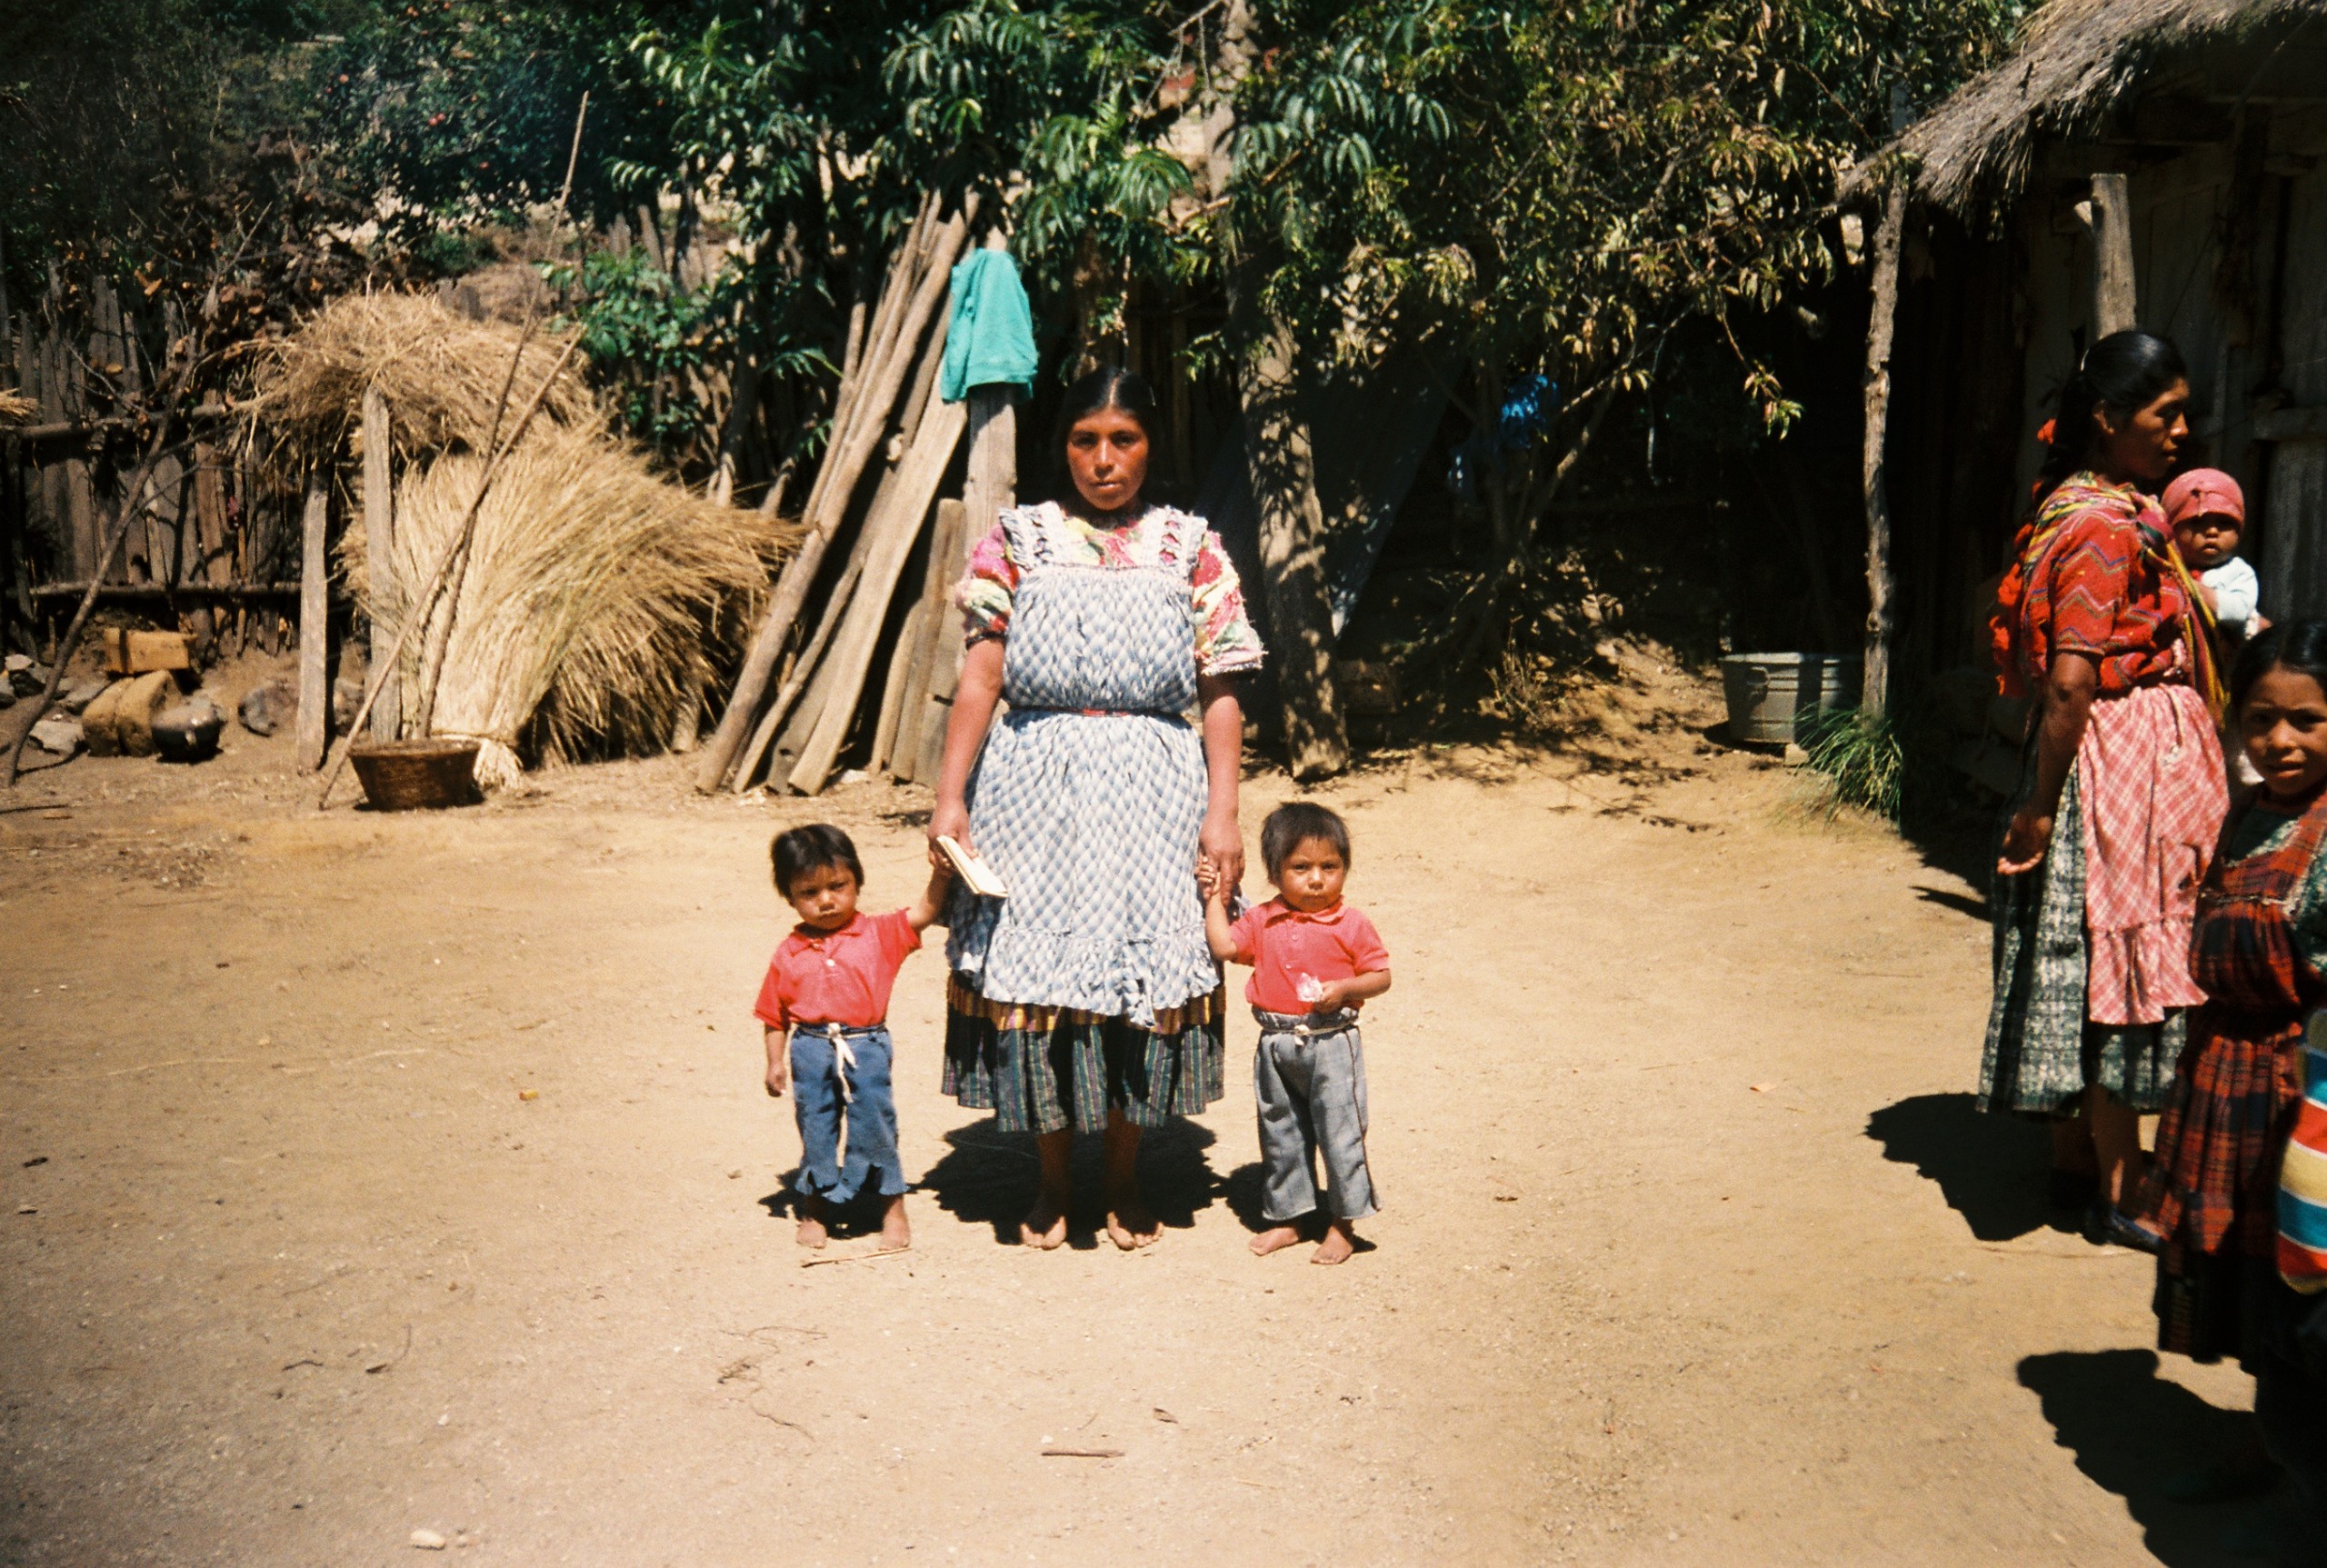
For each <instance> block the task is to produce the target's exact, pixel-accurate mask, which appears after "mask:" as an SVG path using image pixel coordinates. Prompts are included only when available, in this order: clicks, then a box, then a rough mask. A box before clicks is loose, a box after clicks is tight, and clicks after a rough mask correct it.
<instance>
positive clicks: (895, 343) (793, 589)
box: [694, 197, 969, 794]
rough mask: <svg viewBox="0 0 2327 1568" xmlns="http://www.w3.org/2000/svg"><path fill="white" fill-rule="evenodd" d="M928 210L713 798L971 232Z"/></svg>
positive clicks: (785, 578)
mask: <svg viewBox="0 0 2327 1568" xmlns="http://www.w3.org/2000/svg"><path fill="white" fill-rule="evenodd" d="M923 211H924V216H926V217H928V218H930V219H931V220H932V221H931V224H930V225H929V226H928V227H927V228H926V230H924V225H920V224H916V225H915V226H914V236H924V235H925V240H924V243H923V244H922V245H921V248H920V250H919V251H918V252H916V251H915V249H914V236H908V242H907V245H905V246H904V248H903V250H902V252H901V254H900V255H899V257H898V259H897V263H896V265H895V266H894V268H893V269H892V270H891V273H890V278H889V283H888V285H886V286H885V287H884V289H883V291H882V296H881V305H880V307H879V309H878V310H876V311H875V313H874V320H873V321H872V323H871V325H870V327H869V329H868V330H869V331H870V333H871V336H872V341H871V343H870V344H869V345H867V346H866V347H865V348H864V351H863V352H864V358H863V359H862V360H861V361H859V363H858V365H857V366H856V370H857V375H855V376H854V379H853V380H848V379H844V381H843V383H842V385H841V388H840V392H839V394H838V395H837V397H836V398H835V400H834V414H833V434H832V435H831V437H830V439H829V441H828V443H827V444H826V447H825V451H824V463H823V464H821V465H820V466H819V468H818V470H817V473H816V482H815V484H814V487H813V488H811V489H810V491H809V493H808V505H807V507H806V511H805V514H804V517H803V519H802V521H803V522H804V523H805V524H806V525H807V529H808V534H807V537H806V538H804V539H803V540H802V541H801V542H800V548H799V550H798V552H797V553H795V554H794V555H793V557H792V559H791V560H790V561H789V562H788V563H786V564H785V565H784V573H783V575H782V576H780V577H779V578H778V579H777V580H776V584H775V593H774V595H773V596H772V597H771V598H770V600H769V601H768V607H767V611H766V613H765V614H764V615H763V616H762V617H761V620H760V626H759V631H758V632H757V634H754V637H753V639H752V645H751V649H750V652H749V653H748V654H745V656H744V667H743V669H742V670H741V671H740V672H738V674H736V676H735V689H734V693H733V694H730V696H729V697H728V699H727V710H726V712H725V713H724V714H722V715H721V717H720V720H719V727H718V729H717V730H716V731H714V733H713V734H712V737H711V739H710V741H709V742H708V743H707V744H705V745H704V754H703V760H702V762H701V763H700V764H698V765H697V766H696V769H695V775H694V787H695V788H696V789H698V790H701V791H703V792H704V794H709V793H711V792H712V791H714V790H716V789H717V788H718V787H719V783H720V780H721V779H723V778H724V777H726V776H727V770H728V767H729V764H731V763H733V762H734V759H735V755H736V753H737V750H738V748H740V747H742V746H743V745H744V742H745V740H746V738H747V737H749V736H751V735H752V734H753V733H754V723H755V721H756V720H757V719H758V717H759V714H760V709H761V699H762V698H764V697H765V696H766V695H767V688H768V683H769V682H770V681H772V680H774V676H775V666H776V662H777V660H778V659H779V658H781V657H782V655H783V652H784V642H785V640H786V638H787V637H788V636H789V635H790V633H791V630H792V623H793V622H794V620H795V619H796V618H797V617H798V616H799V614H800V607H801V605H802V604H804V603H805V602H806V600H807V597H808V589H809V587H810V585H811V584H814V582H815V580H816V573H817V572H818V570H819V569H820V568H821V567H822V566H823V565H824V552H825V551H826V550H827V549H828V548H829V547H830V546H831V544H832V542H833V535H834V534H836V533H838V532H839V530H840V525H841V524H842V523H843V522H844V520H845V519H846V517H847V515H848V504H849V501H850V500H851V498H852V497H853V496H854V494H855V492H856V486H857V482H858V481H859V480H860V479H861V478H862V477H863V476H864V469H865V466H866V464H869V463H870V462H871V460H872V456H873V452H874V444H875V442H876V440H877V438H878V437H879V435H880V434H881V432H882V431H883V430H884V429H885V428H886V427H887V424H888V421H889V415H890V414H891V413H892V412H893V411H894V409H895V407H896V403H897V399H898V397H899V396H900V395H901V394H903V393H904V378H905V372H906V370H907V369H908V368H909V364H910V361H909V358H908V356H909V355H910V354H911V352H912V351H913V350H914V348H915V347H917V346H918V345H920V343H921V339H922V335H923V333H924V330H925V329H926V328H927V326H928V325H929V321H930V318H931V316H932V315H934V313H935V311H936V308H937V304H938V301H939V300H940V299H941V298H943V296H944V293H945V283H946V278H947V275H948V274H949V273H950V271H951V269H952V267H953V264H954V256H955V255H959V254H960V251H961V247H962V243H963V240H964V237H965V236H966V235H967V233H968V228H969V225H968V223H967V221H966V215H964V214H957V215H954V217H953V218H952V219H950V220H948V221H947V222H946V223H945V224H944V225H936V224H934V214H935V211H936V207H935V205H934V197H933V198H931V199H930V201H929V202H927V203H925V204H924V209H923ZM917 262H918V263H925V264H926V272H925V273H924V275H922V276H921V277H920V278H919V280H918V281H917V282H916V281H914V279H913V278H911V277H909V276H908V274H910V273H911V272H912V271H913V268H914V265H915V264H916V263H917ZM844 431H845V432H846V434H845V435H844V434H843V432H844ZM761 727H763V728H764V727H765V726H764V725H763V726H761ZM753 766H754V764H753V763H752V762H746V763H744V764H743V767H742V769H741V774H743V775H744V777H745V778H747V777H748V775H749V774H750V772H751V769H752V767H753ZM736 787H737V788H738V789H739V790H740V789H742V788H743V787H744V783H743V782H741V781H739V782H738V784H737V785H736Z"/></svg>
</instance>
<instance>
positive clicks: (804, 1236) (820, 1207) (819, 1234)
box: [793, 1198, 832, 1252]
mask: <svg viewBox="0 0 2327 1568" xmlns="http://www.w3.org/2000/svg"><path fill="white" fill-rule="evenodd" d="M831 1239H832V1233H830V1232H829V1231H827V1230H826V1229H825V1228H824V1200H823V1199H822V1198H803V1199H801V1200H800V1229H799V1230H798V1231H797V1232H795V1233H794V1235H793V1240H794V1241H796V1242H798V1243H800V1244H801V1245H802V1246H804V1247H813V1248H814V1249H815V1250H816V1251H818V1252H822V1251H823V1250H824V1243H826V1242H828V1241H830V1240H831Z"/></svg>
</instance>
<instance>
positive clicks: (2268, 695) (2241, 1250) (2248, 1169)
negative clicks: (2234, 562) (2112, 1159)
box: [2132, 620, 2327, 1500]
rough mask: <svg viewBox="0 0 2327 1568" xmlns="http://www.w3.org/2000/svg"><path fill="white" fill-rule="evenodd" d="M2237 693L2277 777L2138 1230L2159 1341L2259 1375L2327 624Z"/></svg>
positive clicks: (2311, 630)
mask: <svg viewBox="0 0 2327 1568" xmlns="http://www.w3.org/2000/svg"><path fill="white" fill-rule="evenodd" d="M2233 711H2234V713H2235V714H2236V721H2237V733H2238V734H2239V736H2240V739H2241V741H2242V744H2243V745H2244V748H2245V752H2246V756H2247V759H2248V760H2249V761H2250V762H2251V763H2252V764H2253V765H2254V767H2255V768H2256V770H2257V771H2259V772H2260V773H2261V774H2262V788H2261V789H2260V790H2259V791H2258V792H2257V793H2256V794H2255V795H2254V796H2253V797H2252V800H2251V801H2249V802H2248V803H2247V804H2246V805H2245V806H2244V807H2243V808H2242V809H2241V810H2240V811H2239V813H2238V814H2236V815H2234V816H2233V817H2232V819H2231V821H2230V823H2229V824H2228V825H2227V826H2226V827H2225V828H2224V829H2223V831H2222V848H2221V852H2220V854H2218V855H2217V856H2216V858H2215V861H2214V865H2213V869H2212V871H2211V872H2209V873H2208V874H2207V877H2206V882H2205V886H2204V888H2203V890H2202V892H2201V893H2200V894H2199V899H2198V920H2197V924H2196V927H2195V929H2194V931H2193V932H2192V937H2191V967H2192V973H2193V974H2195V975H2196V977H2197V980H2198V983H2199V984H2201V985H2202V986H2204V987H2205V990H2206V998H2207V999H2206V1002H2205V1004H2204V1005H2203V1006H2202V1007H2201V1008H2199V1009H2198V1011H2197V1013H2196V1014H2195V1017H2194V1020H2193V1022H2192V1026H2191V1030H2190V1044H2189V1047H2188V1049H2186V1050H2185V1051H2184V1052H2183V1053H2182V1060H2181V1063H2180V1064H2179V1067H2178V1069H2177V1072H2176V1074H2175V1077H2174V1082H2173V1088H2172V1096H2171V1097H2170V1098H2169V1099H2168V1100H2167V1102H2166V1105H2165V1114H2164V1115H2163V1116H2162V1118H2161V1119H2160V1120H2159V1123H2158V1129H2157V1154H2156V1159H2155V1162H2154V1164H2152V1167H2151V1169H2150V1174H2149V1178H2148V1180H2147V1181H2146V1182H2144V1183H2142V1191H2141V1194H2140V1197H2139V1200H2138V1202H2137V1204H2136V1206H2135V1209H2134V1214H2133V1219H2132V1223H2134V1224H2135V1225H2136V1226H2137V1227H2138V1228H2139V1229H2140V1230H2141V1231H2142V1232H2143V1233H2146V1234H2147V1235H2148V1236H2149V1237H2150V1238H2152V1241H2153V1242H2154V1243H2156V1244H2157V1246H2158V1247H2159V1249H2160V1250H2159V1253H2158V1265H2157V1289H2156V1293H2155V1296H2154V1298H2153V1301H2152V1305H2153V1306H2154V1308H2155V1310H2156V1313H2157V1319H2158V1343H2159V1344H2160V1346H2162V1348H2164V1349H2166V1350H2171V1351H2176V1352H2179V1353H2182V1354H2183V1355H2187V1356H2190V1357H2191V1358H2192V1359H2193V1360H2197V1361H2203V1362H2212V1361H2218V1360H2220V1359H2221V1358H2222V1356H2224V1355H2234V1356H2236V1357H2237V1358H2238V1359H2239V1361H2240V1363H2241V1364H2242V1365H2243V1366H2244V1367H2245V1368H2246V1370H2247V1371H2248V1372H2250V1373H2257V1374H2260V1373H2262V1371H2263V1370H2265V1368H2266V1367H2267V1366H2268V1365H2269V1364H2270V1363H2272V1359H2273V1353H2274V1351H2277V1352H2280V1353H2279V1354H2278V1357H2277V1359H2278V1360H2280V1361H2282V1362H2283V1361H2287V1360H2290V1359H2293V1358H2292V1352H2291V1351H2285V1350H2284V1349H2283V1348H2282V1347H2281V1346H2280V1345H2279V1344H2278V1343H2277V1342H2278V1341H2279V1340H2281V1339H2282V1338H2284V1337H2285V1334H2284V1330H2283V1324H2282V1322H2281V1321H2280V1320H2282V1318H2283V1317H2284V1316H2285V1314H2284V1313H2282V1312H2279V1311H2277V1310H2276V1309H2277V1308H2278V1306H2279V1305H2280V1301H2279V1298H2281V1297H2282V1295H2283V1294H2284V1292H2283V1291H2282V1287H2281V1286H2280V1284H2279V1280H2278V1257H2277V1243H2278V1223H2277V1222H2278V1183H2279V1164H2280V1157H2281V1154H2282V1152H2283V1151H2284V1149H2285V1148H2286V1144H2287V1136H2288V1134H2289V1132H2290V1130H2291V1129H2292V1126H2293V1122H2294V1116H2295V1113H2296V1110H2297V1108H2298V1106H2299V1105H2300V1104H2301V1101H2302V1092H2303V1085H2302V1054H2303V1024H2304V1018H2305V1015H2306V1014H2308V1013H2310V1012H2311V1011H2312V1010H2313V1009H2316V1008H2318V1007H2319V1006H2320V1005H2321V1004H2322V1002H2327V978H2322V976H2327V855H2322V854H2321V853H2320V851H2321V848H2322V845H2327V621H2321V620H2302V621H2293V622H2290V623H2288V624H2284V625H2281V626H2273V627H2272V628H2271V629H2270V630H2268V631H2266V632H2264V633H2262V634H2261V635H2260V636H2258V637H2257V638H2256V639H2255V640H2254V641H2253V642H2252V643H2250V644H2247V647H2246V649H2245V651H2244V653H2243V654H2241V655H2240V658H2239V662H2238V668H2237V674H2236V678H2235V680H2234V682H2233ZM2260 1405H2261V1401H2260V1400H2259V1398H2258V1408H2260ZM2260 1460H2261V1454H2260V1452H2259V1449H2258V1448H2256V1447H2254V1446H2252V1445H2250V1448H2249V1451H2248V1453H2246V1454H2244V1455H2242V1456H2233V1457H2232V1458H2231V1459H2229V1460H2228V1461H2227V1462H2226V1463H2222V1464H2221V1465H2218V1466H2216V1467H2215V1468H2214V1469H2212V1470H2211V1471H2202V1472H2199V1473H2196V1474H2195V1475H2194V1476H2193V1477H2192V1478H2188V1479H2186V1480H2184V1481H2183V1482H2182V1484H2181V1485H2180V1486H2179V1488H2178V1490H2180V1491H2182V1493H2185V1494H2187V1495H2188V1496H2189V1497H2191V1498H2192V1499H2196V1500H2205V1499H2210V1498H2213V1497H2226V1496H2230V1495H2235V1494H2236V1493H2239V1492H2241V1491H2244V1490H2250V1489H2252V1488H2255V1487H2259V1486H2262V1485H2266V1484H2267V1483H2269V1481H2270V1479H2271V1478H2272V1476H2271V1472H2270V1470H2269V1469H2268V1467H2267V1466H2264V1465H2262V1464H2261V1463H2260Z"/></svg>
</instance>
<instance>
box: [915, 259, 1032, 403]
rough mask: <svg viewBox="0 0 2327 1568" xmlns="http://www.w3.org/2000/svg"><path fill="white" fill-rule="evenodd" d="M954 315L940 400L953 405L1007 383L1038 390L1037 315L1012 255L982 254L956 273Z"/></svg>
mask: <svg viewBox="0 0 2327 1568" xmlns="http://www.w3.org/2000/svg"><path fill="white" fill-rule="evenodd" d="M953 281H954V315H953V320H952V322H951V324H950V325H948V326H947V327H946V329H945V363H944V365H942V366H941V367H940V368H939V370H938V373H937V395H938V396H940V397H942V398H944V400H945V401H946V402H948V403H959V402H961V401H962V399H963V398H964V397H967V396H968V395H969V393H970V388H972V387H973V386H990V385H994V383H996V382H1007V383H1009V384H1010V385H1013V386H1015V387H1016V388H1017V389H1018V390H1019V391H1021V392H1024V393H1031V392H1033V391H1034V366H1035V359H1034V309H1033V307H1032V306H1030V305H1028V304H1027V303H1026V285H1024V284H1022V283H1020V282H1019V281H1018V264H1017V262H1016V261H1014V260H1013V259H1012V257H1011V255H1010V253H1009V252H1008V251H1000V250H981V251H976V252H974V253H973V254H972V255H970V257H969V259H968V260H966V261H964V262H962V263H961V264H960V265H957V266H955V267H954V280H953Z"/></svg>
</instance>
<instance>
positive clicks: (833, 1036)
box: [752, 822, 952, 1252]
mask: <svg viewBox="0 0 2327 1568" xmlns="http://www.w3.org/2000/svg"><path fill="white" fill-rule="evenodd" d="M768 858H769V859H770V860H772V861H774V864H775V889H776V891H777V892H778V893H780V894H783V895H784V902H786V903H787V904H791V905H792V907H793V909H794V912H795V913H797V914H799V916H800V924H798V925H796V926H794V928H793V931H792V934H791V935H789V936H787V937H785V938H784V941H783V942H782V943H781V944H779V945H778V946H777V947H776V950H775V956H774V958H772V959H770V960H769V961H768V966H767V978H766V979H765V980H764V981H763V982H761V984H760V996H759V1001H758V1003H757V1004H756V1005H754V1007H753V1009H752V1012H753V1014H754V1015H755V1016H756V1017H757V1018H758V1019H759V1021H760V1022H761V1023H762V1024H764V1025H766V1031H765V1034H766V1041H767V1092H768V1093H769V1094H772V1095H774V1096H776V1097H777V1098H779V1099H780V1098H782V1097H783V1095H784V1091H785V1090H787V1089H789V1090H791V1091H792V1092H793V1105H794V1110H795V1112H796V1114H797V1117H798V1120H799V1124H800V1174H799V1176H798V1177H797V1178H796V1179H795V1181H794V1187H795V1188H796V1189H797V1191H798V1193H799V1197H800V1232H799V1241H800V1244H801V1245H802V1246H804V1247H821V1246H823V1245H824V1242H825V1239H826V1237H827V1236H828V1235H829V1234H830V1223H831V1218H832V1211H833V1208H834V1205H836V1204H841V1203H847V1202H848V1201H849V1200H850V1199H851V1198H854V1196H856V1194H857V1193H860V1192H862V1191H864V1187H865V1184H866V1183H874V1184H875V1190H876V1191H877V1192H879V1193H880V1194H881V1196H882V1198H883V1199H884V1200H885V1202H884V1205H883V1208H882V1213H881V1250H882V1251H884V1252H892V1251H894V1250H896V1249H898V1248H901V1247H906V1246H910V1245H911V1244H912V1243H913V1232H912V1230H911V1228H910V1227H909V1226H908V1225H907V1224H906V1223H905V1173H904V1166H903V1165H902V1164H900V1163H899V1162H898V1158H897V1102H896V1096H895V1094H894V1092H893V1090H892V1088H891V1086H890V1067H891V1061H892V1058H893V1055H894V1048H893V1047H892V1045H891V1044H890V1041H889V1031H888V1026H887V1020H888V1016H889V991H890V988H891V987H892V986H893V985H894V984H895V983H896V978H897V970H898V969H899V968H900V967H901V966H902V965H903V964H904V961H905V960H906V958H908V957H909V956H911V955H912V954H913V953H914V950H915V949H917V948H918V947H920V945H921V934H922V933H923V932H924V931H926V930H927V929H928V928H929V926H930V924H931V923H932V922H934V920H936V918H937V913H938V911H939V909H941V908H942V907H943V906H944V899H945V888H946V884H947V883H948V882H949V881H950V880H951V879H952V873H951V872H950V871H947V870H944V869H940V870H937V871H933V872H932V873H931V874H930V877H929V885H928V886H927V887H925V888H924V889H922V894H921V897H920V898H919V899H917V900H916V901H914V904H913V906H912V907H911V908H908V909H900V910H896V911H894V912H892V913H891V914H878V915H868V914H858V913H857V908H856V899H857V895H858V894H860V893H861V892H863V891H864V862H862V861H860V860H858V859H857V857H856V845H855V844H852V843H851V842H850V841H849V836H848V834H844V833H843V832H841V830H840V829H838V828H836V827H834V826H832V825H831V824H828V823H821V822H820V823H811V824H809V825H808V826H806V827H795V828H794V829H792V830H791V831H790V832H789V833H782V834H777V835H776V838H775V842H774V844H772V845H770V846H769V850H768ZM844 1132H845V1134H846V1137H847V1143H848V1154H847V1157H846V1160H845V1162H844V1161H843V1159H842V1157H841V1154H840V1148H841V1140H842V1136H843V1134H844Z"/></svg>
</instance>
